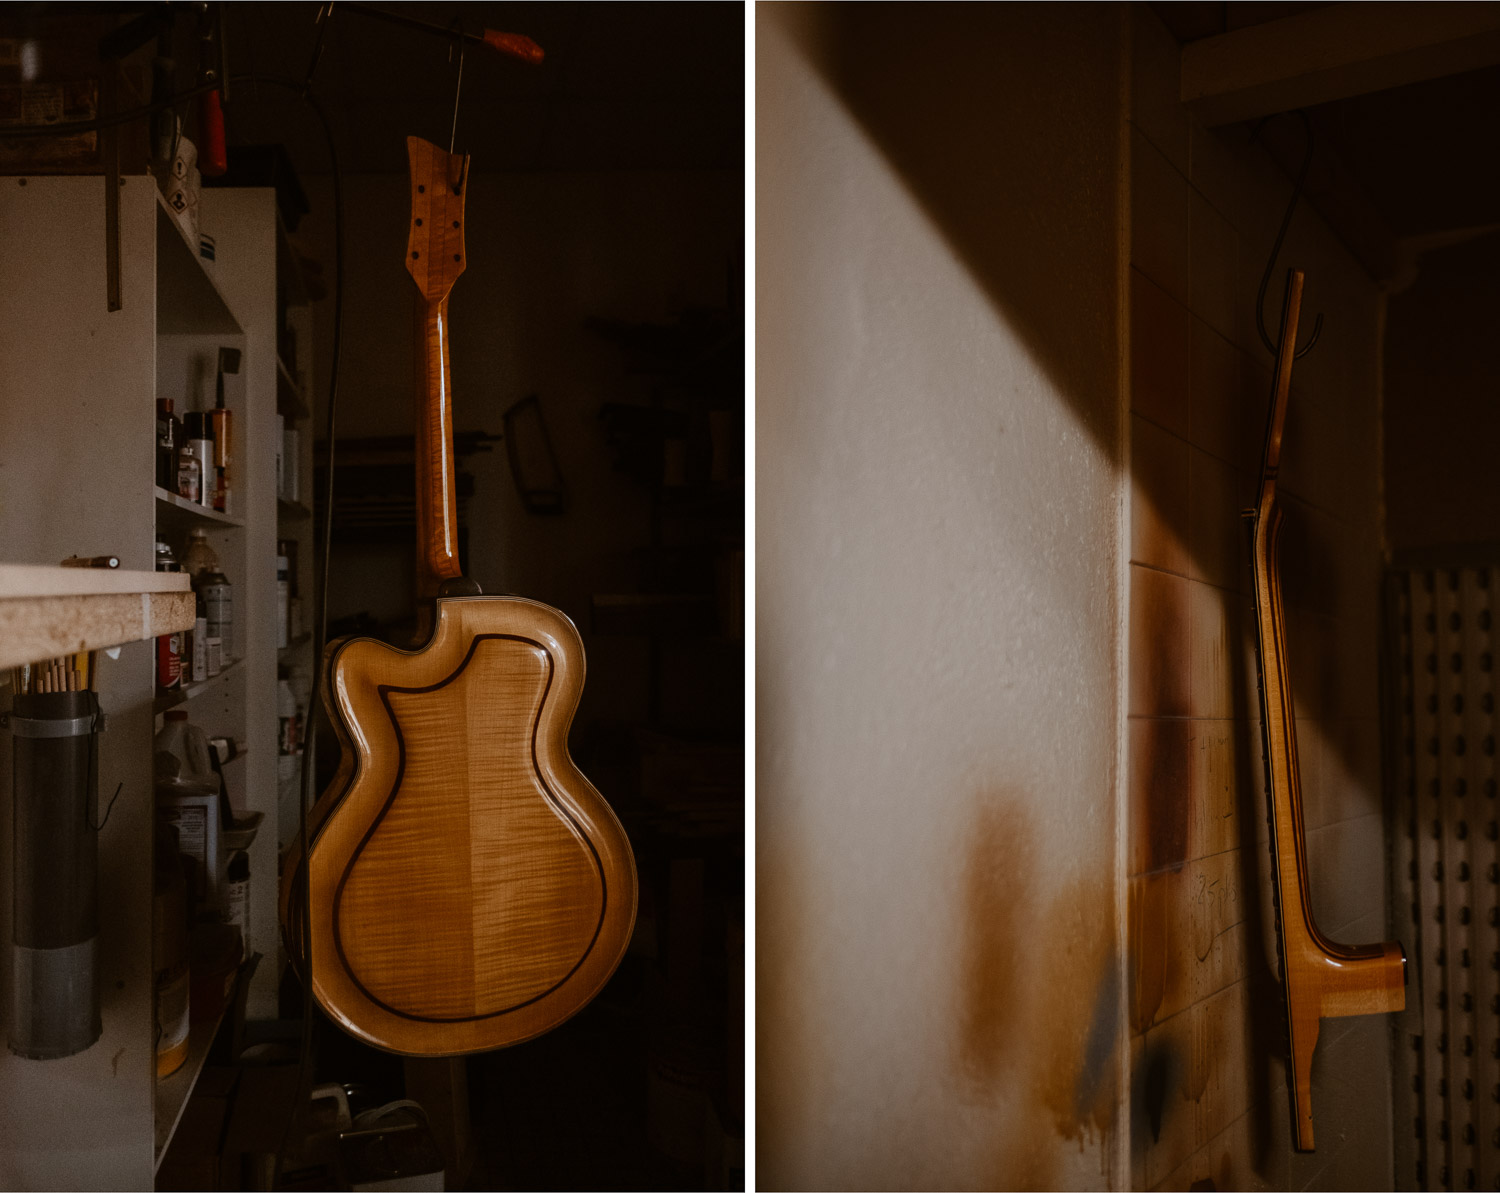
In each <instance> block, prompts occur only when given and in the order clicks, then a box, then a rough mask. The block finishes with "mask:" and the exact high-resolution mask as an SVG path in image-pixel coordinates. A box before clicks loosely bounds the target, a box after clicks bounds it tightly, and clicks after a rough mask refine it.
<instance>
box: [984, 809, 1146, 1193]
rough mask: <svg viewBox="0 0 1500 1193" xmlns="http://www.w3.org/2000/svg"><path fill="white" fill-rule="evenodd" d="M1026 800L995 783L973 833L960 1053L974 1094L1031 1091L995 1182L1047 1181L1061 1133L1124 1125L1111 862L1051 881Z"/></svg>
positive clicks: (1074, 1138)
mask: <svg viewBox="0 0 1500 1193" xmlns="http://www.w3.org/2000/svg"><path fill="white" fill-rule="evenodd" d="M1026 806H1027V801H1026V800H1025V799H1023V798H1021V797H1019V796H1012V795H1005V794H995V793H992V792H986V793H983V794H981V796H980V797H979V799H978V800H977V801H976V805H975V811H974V815H973V818H972V820H971V822H970V824H969V825H968V826H967V831H966V832H965V833H964V835H963V842H964V846H963V847H964V851H965V852H964V858H965V861H964V869H963V874H962V878H961V883H960V887H959V890H958V892H957V893H958V907H957V910H958V913H959V916H960V924H961V934H960V938H959V939H960V947H961V955H960V957H959V974H960V980H959V984H958V993H959V1005H958V1008H957V1011H958V1014H957V1017H956V1049H955V1052H956V1058H957V1062H956V1068H957V1071H958V1072H957V1075H958V1076H959V1078H960V1079H961V1080H962V1082H963V1083H964V1085H965V1087H966V1091H967V1095H968V1096H969V1097H970V1098H971V1099H973V1100H976V1101H986V1100H989V1099H990V1098H992V1097H996V1096H999V1095H1000V1094H1001V1093H1008V1094H1010V1095H1011V1097H1012V1098H1014V1097H1015V1095H1016V1094H1017V1093H1018V1092H1020V1091H1024V1093H1022V1097H1021V1098H1019V1099H1016V1100H1017V1101H1019V1102H1020V1106H1019V1108H1013V1109H1012V1111H1011V1115H1010V1117H1009V1118H1008V1121H1007V1124H1006V1130H1005V1138H1003V1139H1002V1140H1000V1141H998V1143H997V1146H996V1151H995V1156H994V1161H993V1170H992V1172H993V1175H992V1177H991V1182H992V1183H993V1184H995V1185H996V1186H998V1187H1020V1188H1047V1187H1051V1186H1053V1185H1055V1184H1056V1183H1057V1179H1056V1178H1057V1173H1058V1158H1059V1156H1060V1154H1061V1153H1060V1150H1059V1147H1058V1144H1059V1143H1061V1142H1062V1141H1068V1142H1081V1141H1082V1140H1083V1139H1084V1138H1085V1137H1086V1136H1092V1137H1095V1138H1098V1137H1106V1136H1107V1135H1108V1133H1109V1132H1110V1131H1111V1130H1112V1128H1113V1127H1114V1121H1115V1103H1116V1097H1115V1094H1116V1081H1117V1052H1118V1048H1119V1038H1118V1036H1119V1033H1118V1030H1117V1028H1118V1023H1119V1001H1120V996H1121V991H1120V981H1119V965H1118V954H1117V951H1116V947H1115V941H1114V910H1113V908H1114V891H1113V884H1112V881H1111V878H1110V874H1109V867H1107V866H1104V865H1101V866H1100V868H1099V871H1098V873H1097V874H1095V875H1090V876H1089V877H1088V878H1086V879H1081V880H1075V881H1071V882H1067V883H1065V884H1063V885H1062V886H1061V888H1060V889H1053V890H1048V884H1047V883H1046V882H1045V877H1044V876H1042V875H1039V874H1038V873H1037V872H1036V871H1037V867H1036V863H1035V860H1034V853H1033V849H1034V845H1035V839H1036V831H1035V829H1034V828H1033V826H1032V822H1031V819H1030V816H1029V814H1028V812H1027V810H1026Z"/></svg>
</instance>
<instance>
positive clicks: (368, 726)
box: [282, 138, 636, 1056]
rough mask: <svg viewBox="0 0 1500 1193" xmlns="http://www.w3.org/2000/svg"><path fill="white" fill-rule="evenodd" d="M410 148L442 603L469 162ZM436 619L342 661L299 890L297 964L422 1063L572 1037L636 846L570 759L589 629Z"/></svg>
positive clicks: (422, 454) (524, 603)
mask: <svg viewBox="0 0 1500 1193" xmlns="http://www.w3.org/2000/svg"><path fill="white" fill-rule="evenodd" d="M408 150H409V153H410V158H411V169H412V227H411V233H410V237H409V241H408V246H407V267H408V269H409V271H410V272H411V275H412V278H413V280H414V281H415V283H416V285H417V287H418V290H419V292H420V294H421V299H422V302H423V305H424V310H425V322H424V335H423V358H422V359H423V370H422V375H421V376H422V380H421V385H422V390H421V392H420V393H419V394H418V419H417V462H418V463H417V497H418V502H417V509H418V528H417V529H418V544H417V546H418V552H417V554H418V579H419V587H421V588H422V593H420V594H419V595H427V596H430V595H436V593H437V592H438V591H442V590H445V589H446V591H448V592H452V591H454V589H453V587H452V586H453V584H454V583H455V582H457V583H458V584H460V585H461V584H462V583H463V581H462V576H461V573H460V570H459V561H458V549H457V519H456V501H455V497H454V483H453V481H454V469H453V448H452V390H451V383H450V379H449V369H448V323H447V302H448V292H449V290H450V288H451V287H452V284H453V281H454V279H455V278H456V277H457V276H458V275H459V273H461V272H462V271H463V265H464V261H463V252H464V250H463V199H464V191H465V190H466V188H467V181H468V179H467V172H468V159H467V158H464V157H455V156H451V155H449V154H446V153H443V152H442V151H441V150H439V149H438V148H437V147H436V146H433V145H431V144H429V143H427V142H425V141H421V140H419V139H417V138H410V139H409V140H408ZM459 591H462V589H461V588H460V589H459ZM471 591H472V589H471ZM424 605H426V607H428V608H432V607H433V604H432V603H428V602H426V601H424ZM435 609H436V615H435V618H429V624H430V627H431V635H430V637H429V638H428V639H427V640H426V642H425V644H424V645H423V646H421V647H420V648H419V649H417V650H412V651H406V650H399V649H395V648H393V647H390V646H387V645H385V644H384V643H381V642H377V641H374V640H373V639H367V638H356V639H344V640H341V641H339V642H335V643H331V644H330V645H329V647H328V649H327V650H326V651H325V655H324V659H325V667H324V672H323V677H324V682H323V684H322V696H323V700H324V703H325V705H326V707H327V709H328V711H329V715H330V718H331V719H332V721H333V724H334V726H335V729H336V732H337V734H338V738H339V744H340V747H341V749H342V756H341V759H340V763H339V768H338V771H337V773H336V775H335V777H334V780H333V782H332V784H331V785H330V786H329V788H328V789H327V791H326V792H325V793H324V796H323V797H322V799H320V800H319V802H318V805H317V806H316V808H315V809H314V810H313V812H312V814H311V816H310V817H309V837H310V839H311V842H312V844H311V846H310V848H309V851H308V857H307V858H306V860H305V864H304V859H303V858H302V857H301V856H300V854H298V853H296V852H295V851H294V853H293V854H292V856H290V857H289V858H288V860H287V863H286V866H285V880H284V885H283V890H282V923H283V926H284V930H285V936H286V943H287V950H288V953H289V955H290V956H291V957H292V958H293V959H294V960H296V961H298V963H299V964H300V965H301V966H302V969H303V973H304V976H307V975H308V974H309V973H310V977H311V983H312V988H313V992H314V994H315V996H316V997H317V999H318V1001H319V1003H320V1004H321V1005H322V1007H323V1009H324V1010H325V1011H326V1012H327V1013H328V1014H329V1016H330V1017H332V1018H333V1019H334V1020H335V1021H337V1022H338V1023H340V1024H341V1025H342V1026H343V1027H344V1028H345V1029H346V1030H347V1031H349V1032H350V1033H351V1034H352V1035H354V1036H357V1037H359V1038H360V1039H362V1040H365V1041H367V1042H368V1043H370V1044H373V1045H375V1046H377V1047H380V1048H384V1049H387V1050H389V1051H392V1052H399V1053H403V1054H407V1055H415V1056H438V1055H457V1054H462V1053H468V1052H477V1051H484V1050H488V1049H492V1048H499V1047H503V1046H505V1045H507V1044H514V1043H517V1042H518V1041H521V1040H525V1039H529V1038H531V1037H532V1036H536V1035H538V1034H540V1033H542V1032H545V1031H547V1030H549V1029H550V1028H552V1027H555V1026H556V1025H557V1024H558V1023H560V1022H562V1021H563V1020H564V1019H566V1018H567V1017H568V1016H570V1015H572V1014H573V1013H574V1012H576V1011H577V1010H579V1008H581V1007H582V1006H584V1005H585V1004H586V1003H587V1002H588V1001H589V999H591V998H592V997H593V996H594V995H595V994H596V993H598V991H599V990H600V989H601V988H602V987H603V985H604V983H605V981H607V980H608V978H609V976H610V974H611V973H612V972H613V971H614V969H615V966H616V965H617V964H618V963H619V961H620V958H621V957H622V956H623V955H624V952H625V948H626V946H627V944H628V943H629V941H630V933H631V929H632V927H633V926H634V923H635V907H636V874H635V862H634V859H633V857H632V855H631V850H630V843H629V841H628V840H627V838H626V836H625V832H624V830H623V829H622V828H621V826H620V823H619V821H618V820H617V819H616V817H615V815H614V813H613V811H611V809H610V807H609V805H608V804H607V803H606V802H605V801H604V799H603V798H602V797H601V796H600V795H599V793H598V792H597V791H595V790H594V788H593V786H592V785H591V784H590V783H589V781H588V780H587V779H586V778H584V776H583V775H582V774H581V773H580V772H579V770H578V768H577V767H576V766H574V764H573V761H572V759H571V758H570V757H569V754H568V748H567V741H568V729H569V726H570V724H571V723H572V719H573V714H574V712H575V710H576V709H577V706H578V699H579V696H580V694H581V692H582V690H583V676H584V661H583V644H582V642H581V641H580V640H579V637H578V632H577V630H576V629H575V628H574V626H573V623H572V622H571V621H569V620H568V618H567V617H565V616H564V615H563V614H562V613H560V612H558V611H557V610H555V609H552V608H549V607H548V606H546V605H543V604H539V603H537V602H535V601H528V600H522V599H519V598H511V597H485V596H468V595H464V596H452V595H450V596H445V597H444V598H443V599H439V600H436V602H435ZM304 891H305V892H306V894H305V897H306V900H307V910H306V912H305V914H304V909H303V898H304Z"/></svg>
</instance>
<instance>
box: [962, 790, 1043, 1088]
mask: <svg viewBox="0 0 1500 1193" xmlns="http://www.w3.org/2000/svg"><path fill="white" fill-rule="evenodd" d="M967 840H968V852H967V854H966V857H965V864H964V874H963V889H962V892H961V899H962V908H961V915H962V919H963V958H962V961H961V967H960V968H961V974H962V976H961V979H960V989H961V992H962V1004H961V1007H960V1012H959V1053H960V1056H961V1058H962V1064H963V1070H964V1075H965V1077H966V1078H967V1079H968V1080H969V1081H971V1082H973V1083H975V1084H977V1085H981V1086H983V1085H988V1084H989V1083H991V1082H993V1081H995V1080H996V1078H997V1077H999V1075H1000V1072H1001V1069H1002V1067H1003V1064H1004V1061H1005V1059H1006V1057H1007V1055H1008V1053H1009V1050H1010V1047H1011V1045H1012V1044H1013V1043H1014V1042H1015V1028H1016V1023H1017V1020H1018V1018H1019V1014H1018V1012H1019V1011H1020V1009H1021V1005H1020V1004H1021V1001H1022V999H1023V997H1024V994H1025V988H1026V981H1025V979H1026V976H1027V975H1026V974H1025V972H1024V966H1025V964H1026V960H1027V959H1026V957H1025V956H1024V955H1023V949H1024V940H1025V939H1026V937H1027V936H1028V935H1029V934H1026V933H1024V928H1025V925H1027V924H1028V923H1029V922H1030V921H1031V919H1032V918H1033V917H1032V915H1031V910H1032V909H1031V898H1032V894H1033V890H1034V883H1033V877H1034V876H1033V874H1032V860H1031V852H1032V841H1031V826H1030V825H1029V824H1028V823H1027V821H1026V818H1025V816H1024V814H1023V813H1022V811H1021V809H1020V808H1019V807H1018V806H1017V805H1016V804H1014V803H1010V802H1002V801H1001V800H997V799H993V798H982V799H981V801H980V806H979V810H978V813H977V815H976V816H975V819H974V823H973V825H972V826H971V827H970V830H969V833H968V834H967Z"/></svg>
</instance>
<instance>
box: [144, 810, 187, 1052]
mask: <svg viewBox="0 0 1500 1193" xmlns="http://www.w3.org/2000/svg"><path fill="white" fill-rule="evenodd" d="M155 838H156V864H155V865H154V867H153V868H152V883H151V888H152V889H151V958H152V960H151V968H152V970H153V972H154V975H155V982H154V986H155V989H154V995H155V998H154V1002H155V1004H156V1005H155V1008H154V1010H155V1013H156V1075H157V1077H168V1076H170V1075H171V1074H173V1073H175V1072H177V1070H178V1069H180V1068H182V1062H183V1061H185V1060H187V1052H188V999H189V989H190V982H189V976H188V912H187V881H186V879H185V878H184V877H183V873H182V865H181V863H180V862H179V861H178V852H177V851H178V840H177V830H176V828H175V827H173V826H172V825H170V824H167V823H165V822H164V821H162V820H160V819H158V820H157V821H156V828H155Z"/></svg>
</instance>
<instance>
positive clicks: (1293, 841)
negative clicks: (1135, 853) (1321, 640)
mask: <svg viewBox="0 0 1500 1193" xmlns="http://www.w3.org/2000/svg"><path fill="white" fill-rule="evenodd" d="M1302 283H1303V275H1302V273H1301V272H1300V271H1296V270H1294V271H1292V273H1291V276H1290V278H1289V279H1288V283H1287V294H1286V303H1285V306H1284V309H1283V312H1282V324H1281V340H1280V344H1279V346H1278V350H1277V358H1276V381H1275V388H1274V390H1273V392H1272V397H1271V415H1270V421H1269V425H1268V427H1267V431H1266V449H1265V457H1264V465H1263V467H1262V471H1261V485H1260V494H1259V497H1258V499H1257V501H1256V505H1255V509H1254V510H1251V511H1249V512H1248V516H1249V517H1251V518H1252V519H1253V522H1252V529H1251V536H1252V547H1251V560H1252V565H1253V568H1254V573H1255V614H1256V632H1257V637H1258V645H1259V650H1258V652H1257V661H1258V663H1259V667H1260V694H1261V716H1262V720H1261V724H1262V731H1263V733H1264V749H1265V768H1266V791H1267V794H1268V796H1269V799H1270V804H1271V834H1272V857H1273V860H1274V862H1275V865H1274V870H1275V874H1274V881H1275V883H1276V894H1277V908H1278V915H1277V933H1278V943H1279V947H1280V954H1281V965H1282V975H1281V976H1282V984H1283V989H1284V992H1285V995H1286V1010H1287V1044H1288V1049H1289V1052H1290V1062H1291V1063H1290V1072H1289V1075H1288V1076H1289V1080H1290V1084H1291V1105H1292V1125H1293V1129H1294V1131H1295V1133H1296V1143H1297V1147H1298V1148H1299V1149H1300V1150H1303V1151H1311V1150H1313V1123H1312V1058H1313V1050H1314V1049H1315V1048H1316V1047H1317V1043H1318V1029H1319V1026H1320V1024H1321V1021H1322V1020H1323V1019H1325V1018H1332V1017H1339V1016H1346V1015H1374V1014H1381V1013H1383V1012H1387V1011H1400V1010H1402V1009H1403V1008H1404V1007H1405V1006H1406V953H1405V951H1404V950H1403V949H1402V947H1401V945H1400V944H1399V943H1397V942H1395V941H1386V942H1384V943H1381V944H1370V945H1357V946H1350V945H1344V944H1339V943H1337V942H1335V941H1332V940H1329V939H1328V938H1327V937H1326V936H1324V935H1323V933H1322V932H1321V931H1319V929H1318V925H1317V923H1316V921H1315V920H1314V918H1313V911H1312V899H1311V894H1310V886H1309V882H1308V873H1307V848H1306V841H1305V834H1304V832H1303V825H1302V783H1301V777H1300V774H1299V771H1298V766H1297V726H1296V720H1295V718H1294V716H1293V703H1292V688H1291V681H1290V673H1289V670H1288V664H1287V652H1286V638H1285V617H1284V614H1283V611H1282V606H1281V575H1280V563H1281V554H1280V546H1281V540H1280V536H1281V527H1282V511H1281V507H1280V506H1279V505H1277V503H1276V477H1277V471H1278V469H1279V467H1280V460H1281V435H1282V430H1283V428H1284V426H1285V423H1286V408H1287V402H1288V400H1289V398H1290V394H1291V377H1292V361H1293V358H1294V356H1295V351H1296V341H1297V320H1298V315H1299V312H1300V310H1301V303H1302Z"/></svg>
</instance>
